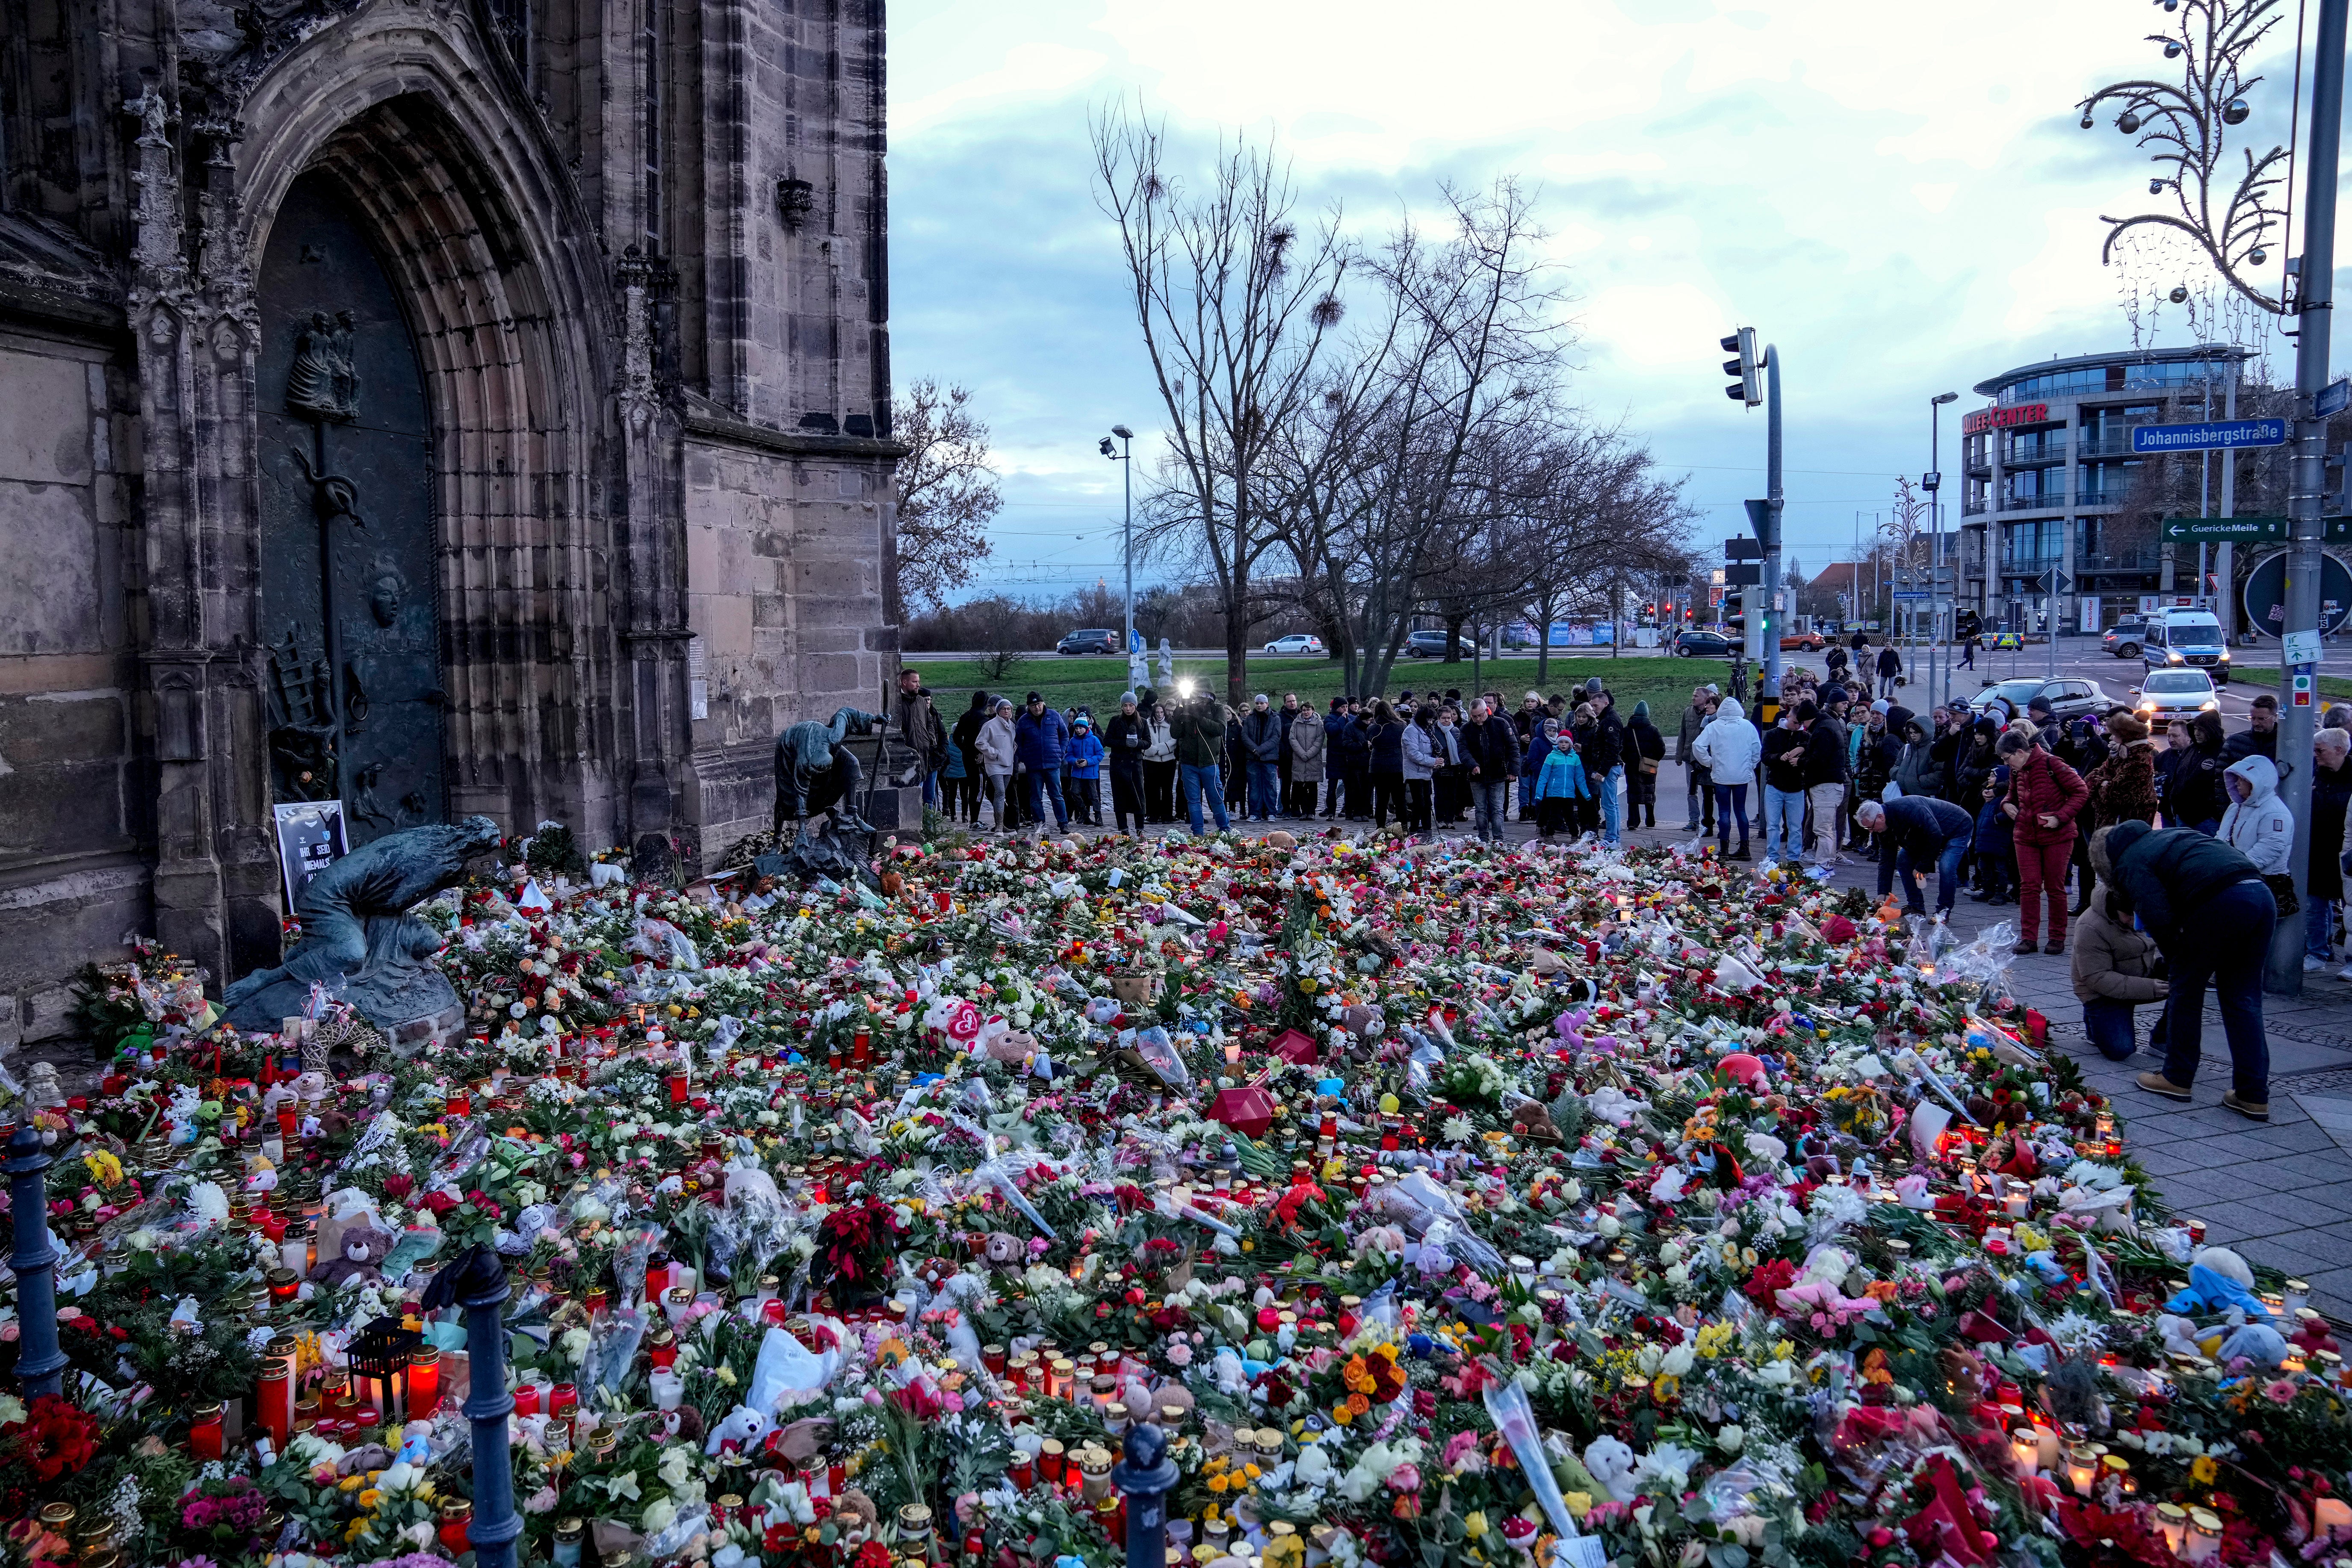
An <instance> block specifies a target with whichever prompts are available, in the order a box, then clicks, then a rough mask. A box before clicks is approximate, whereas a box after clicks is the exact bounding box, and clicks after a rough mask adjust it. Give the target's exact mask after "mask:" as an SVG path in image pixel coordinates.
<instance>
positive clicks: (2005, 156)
mask: <svg viewBox="0 0 2352 1568" xmlns="http://www.w3.org/2000/svg"><path fill="white" fill-rule="evenodd" d="M2283 10H2284V14H2285V17H2286V20H2285V22H2284V25H2283V26H2280V27H2279V28H2278V29H2277V30H2276V32H2274V34H2273V37H2272V40H2271V42H2270V45H2269V46H2266V49H2265V55H2266V57H2267V58H2265V59H2264V60H2263V64H2265V65H2267V66H2271V67H2273V76H2272V78H2271V79H2270V81H2268V82H2267V83H2265V84H2264V85H2263V86H2262V87H2260V88H2258V89H2255V92H2254V94H2253V100H2254V103H2255V108H2256V115H2255V119H2254V120H2253V121H2252V122H2251V123H2250V124H2249V125H2248V126H2247V127H2246V128H2245V129H2246V130H2247V131H2249V132H2262V133H2263V135H2262V140H2261V141H2260V142H2258V143H2257V147H2258V148H2267V147H2268V146H2270V145H2271V144H2272V142H2273V141H2283V140H2284V135H2285V126H2286V120H2287V115H2286V102H2287V99H2288V89H2289V86H2290V78H2291V75H2292V70H2293V61H2292V50H2293V42H2294V40H2293V38H2292V37H2291V30H2292V28H2293V26H2294V7H2293V6H2292V5H2285V6H2284V7H2283ZM2164 19H2165V17H2164V14H2163V13H2162V12H2161V11H2158V10H2157V9H2155V8H2154V7H2152V6H2151V5H2149V4H2148V0H2053V4H2049V5H2042V6H2036V7H2032V8H2030V9H2029V10H2026V11H2019V10H2015V9H2004V8H2000V7H1985V6H1981V5H1892V6H1890V5H1864V4H1861V3H1859V0H1779V3H1777V4H1767V5H1760V6H1759V5H1731V4H1717V3H1715V0H1487V3H1486V4H1484V5H1477V6H1472V7H1467V8H1465V9H1462V10H1458V11H1457V10H1454V9H1452V8H1449V7H1432V6H1429V5H1398V4H1393V3H1392V0H1348V3H1345V4H1342V3H1339V0H1185V3H1184V4H1181V5H1168V4H1164V3H1144V0H1006V3H1001V4H997V5H971V4H969V3H957V0H897V3H896V4H895V5H892V6H891V10H890V24H891V37H890V72H891V79H890V95H891V113H890V129H891V145H890V178H891V196H892V210H891V226H892V235H891V237H892V260H893V280H892V289H893V300H892V305H893V310H892V316H893V321H892V326H893V335H894V349H893V353H894V358H895V361H896V370H897V374H898V381H899V384H900V385H901V386H903V385H904V384H906V383H907V381H908V380H909V379H912V378H914V377H918V376H923V375H935V376H938V377H940V378H941V379H943V380H949V381H957V382H961V383H963V384H967V385H969V386H971V388H972V389H973V390H974V392H975V393H976V394H977V395H978V402H979V405H980V407H981V408H982V412H983V414H984V416H985V417H987V418H988V420H989V421H990V422H991V424H992V426H993V428H994V434H995V442H996V448H997V452H998V454H999V457H1000V459H1001V461H1002V464H1003V468H1004V471H1005V485H1004V489H1005V496H1006V506H1005V509H1004V510H1003V513H1002V514H1001V516H1000V518H999V520H998V525H997V528H996V531H995V537H996V559H995V561H994V562H993V563H992V564H991V567H990V569H989V570H988V572H987V573H986V574H985V578H984V582H983V583H982V584H978V585H976V586H977V587H991V588H994V587H1001V588H1003V590H1005V591H1008V592H1012V593H1015V594H1019V595H1027V596H1039V597H1044V596H1051V595H1059V594H1060V593H1062V592H1065V591H1066V590H1068V589H1069V588H1072V587H1075V586H1080V585H1085V584H1091V583H1093V582H1094V581H1095V580H1096V578H1097V577H1098V576H1101V577H1107V578H1108V580H1109V581H1110V582H1111V584H1112V585H1113V586H1114V587H1116V586H1117V585H1118V559H1119V555H1118V505H1119V497H1118V469H1117V467H1116V466H1115V465H1113V464H1111V463H1108V462H1105V461H1104V460H1103V459H1102V458H1100V457H1099V456H1097V453H1096V451H1095V442H1096V438H1097V437H1098V436H1100V435H1101V434H1102V433H1103V432H1105V431H1106V430H1107V429H1108V427H1109V426H1111V425H1113V424H1115V423H1118V422H1120V421H1125V422H1126V423H1128V424H1129V425H1130V426H1133V427H1134V428H1135V430H1136V431H1137V433H1138V435H1139V437H1145V439H1144V440H1139V443H1138V457H1139V458H1142V456H1143V455H1144V452H1145V450H1146V448H1147V447H1148V446H1150V445H1152V444H1154V443H1156V439H1157V437H1156V431H1157V430H1158V428H1159V426H1160V410H1159V407H1158V405H1157V399H1156V395H1155V394H1154V392H1153V389H1152V384H1151V381H1150V374H1149V369H1148V366H1147V364H1146V363H1145V361H1144V358H1143V355H1142V352H1141V348H1140V344H1139V339H1138V336H1137V333H1136V330H1135V325H1134V321H1133V319H1132V317H1131V314H1130V313H1129V311H1130V307H1129V299H1128V297H1127V295H1126V292H1125V284H1124V281H1123V273H1122V270H1121V267H1120V263H1119V258H1118V250H1117V247H1116V237H1115V233H1114V231H1113V229H1112V227H1111V226H1110V224H1109V222H1108V219H1106V218H1105V217H1104V216H1102V215H1101V213H1100V212H1099V211H1098V210H1097V207H1096V205H1095V201H1094V197H1093V194H1092V190H1091V188H1090V185H1089V172H1090V161H1089V154H1088V149H1087V114H1088V112H1089V110H1090V109H1092V108H1094V107H1097V106H1098V105H1101V104H1103V103H1104V102H1106V101H1108V100H1112V99H1115V98H1118V97H1119V96H1120V95H1126V96H1127V97H1128V98H1129V100H1134V99H1135V98H1137V97H1138V96H1139V97H1140V100H1141V101H1142V102H1143V103H1144V104H1145V105H1146V106H1147V107H1148V108H1149V109H1150V110H1151V111H1152V112H1153V113H1155V114H1157V115H1163V116H1165V117H1166V119H1167V121H1169V124H1170V127H1171V131H1172V132H1174V133H1175V134H1176V135H1177V136H1178V137H1179V138H1183V139H1189V140H1190V141H1191V142H1192V145H1193V147H1194V148H1195V149H1196V150H1197V149H1199V148H1202V147H1205V146H1207V145H1209V144H1211V143H1213V139H1214V138H1215V136H1216V135H1217V134H1218V132H1220V131H1225V132H1234V131H1240V132H1246V133H1248V134H1249V135H1251V136H1252V137H1254V138H1260V139H1263V138H1266V137H1272V138H1274V139H1275V140H1276V143H1277V145H1278V147H1279V149H1280V150H1281V151H1282V152H1283V153H1285V154H1286V155H1287V157H1288V158H1289V159H1290V161H1291V163H1292V165H1293V170H1294V174H1295V176H1296V179H1297V184H1298V185H1299V187H1300V189H1301V192H1302V195H1303V196H1304V197H1305V198H1306V203H1305V205H1307V206H1308V207H1310V208H1312V207H1316V206H1319V205H1323V204H1326V203H1329V202H1333V201H1336V202H1339V203H1340V204H1342V206H1343V210H1344V212H1345V215H1346V220H1345V221H1346V222H1347V223H1348V224H1349V226H1352V227H1357V228H1359V229H1360V231H1361V232H1363V233H1365V234H1366V235H1368V236H1369V235H1372V234H1376V233H1377V232H1378V231H1379V230H1380V229H1381V227H1383V226H1386V225H1387V224H1389V223H1391V222H1392V221H1393V220H1394V218H1395V217H1396V216H1397V215H1398V214H1399V213H1400V212H1401V211H1405V210H1412V211H1414V212H1416V213H1422V214H1426V213H1427V212H1428V211H1429V210H1430V209H1431V207H1432V205H1433V196H1434V192H1435V189H1436V187H1437V185H1438V184H1439V183H1440V182H1441V181H1446V180H1451V181H1454V182H1456V183H1458V184H1469V185H1477V184H1485V183H1486V182H1488V181H1490V180H1492V179H1493V178H1495V177H1496V175H1498V174H1517V175H1518V176H1520V177H1521V178H1523V179H1524V180H1525V181H1527V182H1528V183H1530V184H1536V185H1538V186H1539V187H1540V189H1541V192H1542V202H1541V206H1540V213H1541V216H1542V217H1543V219H1544V221H1545V225H1546V226H1547V227H1548V228H1549V230H1550V232H1551V234H1552V240H1551V242H1550V243H1551V249H1552V254H1553V256H1554V258H1555V259H1556V260H1557V262H1558V263H1559V267H1560V268H1561V269H1562V279H1563V280H1564V281H1565V283H1566V284H1567V285H1568V287H1569V289H1570V292H1571V293H1572V294H1573V296H1574V297H1575V303H1574V304H1573V305H1572V306H1571V307H1570V310H1571V313H1572V315H1573V316H1574V318H1575V320H1576V322H1577V324H1578V328H1579V331H1580V347H1579V350H1578V365H1579V368H1578V370H1577V373H1576V374H1575V376H1574V378H1573V386H1574V389H1575V394H1576V396H1577V398H1578V400H1579V402H1580V404H1581V405H1582V406H1583V407H1585V408H1586V409H1588V410H1590V411H1591V413H1592V414H1593V415H1594V416H1597V417H1600V418H1603V419H1620V418H1622V420H1623V421H1624V422H1625V423H1626V425H1627V426H1628V428H1629V429H1630V430H1631V431H1633V433H1635V434H1636V435H1638V436H1639V437H1642V438H1643V439H1645V440H1646V441H1647V442H1648V444H1649V446H1650V447H1651V449H1652V451H1653V452H1654V455H1655V456H1656V458H1657V459H1658V461H1659V462H1660V464H1661V465H1662V466H1663V467H1664V468H1666V469H1667V470H1668V471H1670V472H1673V473H1676V474H1687V475H1688V476H1689V483H1688V488H1687V492H1686V493H1687V494H1688V495H1689V497H1690V499H1691V500H1693V501H1694V502H1695V503H1696V504H1698V505H1699V506H1700V507H1702V508H1703V509H1704V510H1705V511H1706V521H1705V522H1704V523H1703V524H1702V525H1701V534H1702V537H1705V538H1720V537H1722V536H1724V535H1727V534H1728V533H1730V532H1733V531H1738V523H1737V522H1736V521H1735V520H1736V519H1737V518H1738V511H1739V501H1740V499H1741V498H1742V497H1744V496H1749V495H1761V494H1762V493H1763V450H1764V418H1763V414H1762V411H1761V410H1760V409H1759V410H1756V411H1753V412H1748V411H1743V410H1742V409H1740V408H1739V407H1738V405H1736V404H1733V403H1731V402H1729V401H1728V400H1727V399H1726V398H1725V397H1724V396H1723V394H1722V391H1721V386H1722V379H1723V378H1722V377H1721V375H1720V374H1719V372H1718V369H1717V365H1718V362H1719V361H1720V360H1721V358H1722V357H1723V356H1722V354H1721V353H1720V351H1719V350H1718V349H1717V345H1716V339H1717V337H1718V336H1719V335H1721V334H1722V333H1724V332H1725V331H1728V330H1729V329H1730V328H1731V327H1732V326H1734V325H1738V324H1743V323H1744V324H1750V325H1754V326H1755V327H1757V328H1758V329H1759V331H1760V332H1761V333H1762V335H1763V336H1764V337H1765V338H1766V339H1767V340H1769V341H1772V342H1777V343H1778V344H1779V346H1780V352H1781V356H1782V361H1783V363H1784V366H1785V370H1784V378H1785V387H1786V391H1787V394H1788V400H1789V402H1788V428H1787V443H1788V456H1787V462H1788V465H1789V474H1788V494H1789V501H1790V505H1789V510H1788V529H1789V539H1790V545H1791V548H1792V552H1793V553H1794V555H1795V556H1796V558H1797V559H1798V560H1799V561H1800V562H1801V563H1802V564H1803V565H1805V566H1806V567H1807V568H1808V569H1809V570H1818V569H1819V567H1820V565H1821V564H1822V563H1825V562H1826V561H1828V560H1831V559H1834V558H1838V557H1839V556H1840V555H1842V554H1843V553H1846V552H1849V551H1850V548H1851V544H1852V541H1853V534H1854V529H1855V515H1856V513H1862V514H1864V527H1865V528H1866V527H1867V526H1868V514H1870V513H1873V512H1876V513H1881V514H1884V513H1885V512H1886V511H1887V510H1889V502H1890V499H1891V496H1892V494H1893V489H1894V481H1895V475H1896V474H1898V473H1903V472H1908V473H1910V474H1913V475H1915V476H1916V474H1917V473H1919V472H1920V470H1921V469H1923V468H1925V467H1926V466H1927V400H1928V398H1929V397H1930V396H1931V395H1934V394H1936V393H1939V392H1947V391H1957V392H1958V393H1959V394H1960V395H1961V401H1960V402H1959V403H1958V405H1955V407H1954V408H1953V409H1951V410H1948V411H1947V413H1948V415H1951V414H1956V413H1958V412H1962V411H1965V410H1967V409H1969V408H1972V407H1977V406H1980V405H1982V404H1983V402H1984V400H1983V399H1982V398H1979V397H1978V396H1977V395H1975V394H1974V393H1972V392H1971V391H1970V390H1969V388H1970V386H1971V385H1972V384H1974V383H1976V382H1978V381H1981V380H1983V379H1985V378H1986V377H1988V376H1990V375H1993V374H1999V373H2000V372H2001V371H2003V370H2007V369H2009V368H2011V367H2012V366H2015V365H2018V364H2021V363H2027V362H2030V361H2032V360H2037V359H2043V358H2047V357H2050V356H2052V355H2064V354H2075V353H2092V352H2097V351H2102V350H2108V349H2114V348H2117V347H2127V346H2129V345H2130V344H2131V342H2132V341H2133V323H2132V321H2131V320H2129V319H2128V317H2127V314H2126V310H2125V308H2124V301H2125V300H2126V296H2129V295H2131V294H2133V293H2134V292H2135V290H2137V291H2138V292H2139V295H2140V297H2141V298H2142V300H2144V301H2145V300H2147V299H2149V298H2154V297H2158V296H2160V295H2161V294H2162V293H2163V292H2164V291H2166V290H2168V289H2169V288H2170V287H2171V285H2172V283H2173V282H2174V281H2176V280H2179V281H2183V282H2187V283H2189V284H2191V285H2192V286H2198V287H2200V288H2202V287H2203V286H2204V285H2205V284H2206V281H2207V280H2206V279H2201V278H2200V277H2197V276H2194V275H2192V274H2191V273H2190V272H2189V269H2188V268H2187V267H2186V265H2185V263H2184V262H2182V261H2181V260H2180V259H2179V258H2172V257H2166V256H2162V255H2151V256H2147V257H2144V258H2142V259H2141V260H2140V261H2138V262H2137V264H2136V265H2134V266H2133V267H2130V268H2119V267H2107V268H2103V267H2102V266H2101V265H2100V262H2099V254H2098V252H2099V244H2100V239H2101V236H2102V234H2103V232H2104V230H2103V226H2102V225H2101V224H2100V223H2099V221H2098V215H2099V214H2100V213H2101V212H2107V213H2114V214H2122V213H2125V212H2130V211H2138V210H2140V209H2141V206H2143V205H2145V204H2146V203H2147V200H2148V198H2147V178H2148V176H2149V174H2150V172H2151V171H2150V169H2149V166H2148V164H2147V163H2146V162H2145V154H2143V153H2139V152H2137V151H2136V150H2135V149H2134V148H2133V146H2132V145H2131V143H2130V142H2129V141H2127V140H2126V138H2125V137H2123V136H2121V135H2119V134H2117V133H2116V131H2115V129H2114V128H2113V126H2112V125H2111V124H2106V123H2104V122H2103V123H2102V125H2101V126H2100V127H2099V129H2097V130H2095V131H2090V132H2084V131H2082V130H2080V129H2078V128H2077V124H2076V119H2077V115H2076V111H2075V110H2074V107H2073V106H2074V103H2075V102H2076V100H2079V99H2080V98H2082V97H2083V96H2084V94H2085V93H2086V92H2087V91H2089V90H2090V89H2092V88H2094V87H2095V86H2097V85H2099V84H2102V83H2104V82H2107V81H2111V80H2115V79H2119V78H2124V77H2129V76H2139V75H2150V74H2158V73H2161V72H2164V71H2165V70H2166V69H2167V67H2166V65H2165V62H2164V61H2163V60H2162V58H2161V55H2160V51H2159V49H2158V46H2157V45H2155V44H2153V43H2150V42H2147V41H2146V38H2145V35H2146V34H2147V33H2148V32H2149V31H2151V30H2152V29H2153V28H2154V27H2155V26H2157V25H2158V24H2160V23H2161V22H2163V21H2164ZM2232 157H2233V158H2234V154H2232ZM2276 265H2277V258H2276V256H2275V255H2274V257H2273V263H2272V267H2273V271H2274V270H2275V268H2276ZM2341 287H2342V285H2341V284H2339V289H2340V288H2341ZM2187 314H2188V313H2187V312H2185V311H2183V310H2178V309H2174V308H2171V307H2168V306H2163V307H2161V308H2159V309H2158V310H2156V311H2155V312H2154V313H2153V315H2151V314H2150V313H2149V312H2148V311H2147V310H2146V309H2145V306H2143V309H2142V310H2141V312H2140V321H2139V327H2140V331H2141V341H2143V342H2147V341H2150V340H2153V341H2154V342H2159V343H2164V344H2174V343H2186V342H2191V341H2194V338H2193V333H2194V331H2195V328H2194V327H2193V325H2192V323H2191V322H2190V321H2189V320H2188V319H2187ZM2344 357H2345V356H2343V355H2342V354H2339V356H2338V358H2339V361H2341V360H2342V359H2343V358H2344ZM2273 364H2274V365H2275V366H2276V367H2277V374H2281V375H2283V376H2287V377H2291V376H2292V374H2293V360H2292V354H2291V353H2278V354H2276V355H2275V356H2274V358H2273ZM1954 429H1955V423H1954V421H1953V419H1951V418H1950V417H1947V419H1946V420H1945V423H1944V463H1945V467H1946V468H1947V469H1951V468H1955V467H1956V463H1955V461H1954V456H1955V445H1956V443H1955V437H1954ZM1140 466H1141V465H1140V463H1139V467H1140ZM1957 506H1958V494H1957V490H1955V491H1954V492H1953V494H1952V498H1951V507H1950V508H1949V509H1948V513H1947V517H1948V522H1947V526H1951V525H1952V522H1953V521H1955V520H1954V519H1953V518H1952V516H1951V514H1952V512H1954V511H1956V510H1957Z"/></svg>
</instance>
